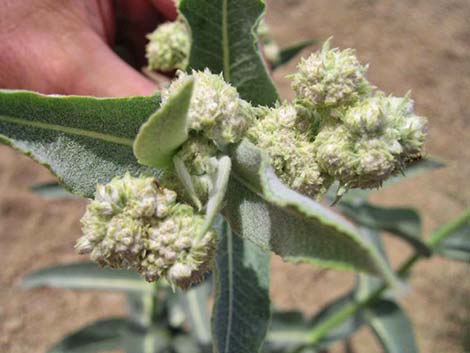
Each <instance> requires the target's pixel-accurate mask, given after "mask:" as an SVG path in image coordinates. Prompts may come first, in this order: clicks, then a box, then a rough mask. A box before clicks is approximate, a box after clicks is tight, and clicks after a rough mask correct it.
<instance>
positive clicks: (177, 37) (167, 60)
mask: <svg viewBox="0 0 470 353" xmlns="http://www.w3.org/2000/svg"><path fill="white" fill-rule="evenodd" d="M147 38H148V39H149V43H148V44H147V47H146V57H147V60H148V67H149V69H150V70H157V71H164V72H166V71H171V70H175V69H184V68H185V67H186V65H187V63H188V56H189V50H190V45H191V43H190V38H189V32H188V29H187V27H186V24H185V23H183V22H182V21H175V22H167V23H164V24H162V25H159V26H158V28H157V29H156V30H155V31H154V32H152V33H150V34H149V35H148V36H147Z"/></svg>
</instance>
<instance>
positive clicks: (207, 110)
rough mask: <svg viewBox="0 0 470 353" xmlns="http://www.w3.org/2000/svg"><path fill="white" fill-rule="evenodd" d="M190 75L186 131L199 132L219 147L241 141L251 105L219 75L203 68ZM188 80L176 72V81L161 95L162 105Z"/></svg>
mask: <svg viewBox="0 0 470 353" xmlns="http://www.w3.org/2000/svg"><path fill="white" fill-rule="evenodd" d="M191 76H193V77H194V79H195V85H194V89H193V94H192V97H191V103H190V107H189V111H188V120H189V128H190V129H191V130H194V131H197V132H201V133H202V134H203V135H204V136H205V137H207V138H209V139H211V140H213V141H214V143H215V144H216V145H218V146H225V145H227V144H230V143H235V142H238V141H240V140H241V139H242V138H243V136H244V134H245V132H246V130H247V128H248V127H249V125H250V124H251V115H252V108H251V105H250V104H249V103H248V102H245V101H244V100H242V99H241V98H240V96H239V95H238V92H237V90H236V89H235V88H234V87H232V86H231V85H230V84H228V83H226V82H225V81H224V79H223V77H222V75H215V74H212V73H211V72H210V71H209V70H208V69H206V70H204V71H193V72H192V75H191ZM187 77H188V75H187V74H186V73H184V72H181V71H180V72H178V79H176V80H175V81H173V82H172V84H171V85H170V87H169V88H168V89H167V90H165V91H163V92H162V101H163V102H165V101H166V100H167V99H168V98H169V97H170V96H171V95H172V94H173V92H175V90H177V89H178V87H180V86H181V85H182V84H183V83H184V82H185V81H186V79H187Z"/></svg>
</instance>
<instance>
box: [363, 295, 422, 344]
mask: <svg viewBox="0 0 470 353" xmlns="http://www.w3.org/2000/svg"><path fill="white" fill-rule="evenodd" d="M364 318H365V320H366V321H367V324H368V325H369V326H370V328H371V329H372V331H373V332H374V334H375V335H376V337H377V338H378V340H379V342H380V344H381V345H382V347H383V349H384V351H385V352H386V353H403V352H406V353H417V352H418V348H417V346H416V342H415V337H414V330H413V326H412V324H411V322H410V320H409V319H408V317H407V315H406V314H405V312H404V311H403V310H402V309H401V308H400V307H399V306H398V304H397V303H395V302H393V301H389V300H380V301H377V302H375V303H374V304H373V305H371V306H369V307H367V308H366V309H365V310H364Z"/></svg>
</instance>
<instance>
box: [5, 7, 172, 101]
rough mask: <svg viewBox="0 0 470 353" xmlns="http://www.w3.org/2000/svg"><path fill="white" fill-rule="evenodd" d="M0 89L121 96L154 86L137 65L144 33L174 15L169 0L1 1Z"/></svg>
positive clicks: (141, 56) (148, 91) (147, 91)
mask: <svg viewBox="0 0 470 353" xmlns="http://www.w3.org/2000/svg"><path fill="white" fill-rule="evenodd" d="M0 9H1V10H0V87H1V88H11V89H27V90H34V91H38V92H41V93H45V94H51V93H55V94H76V95H92V96H101V97H118V96H130V95H147V94H152V93H153V92H154V91H155V89H157V87H156V86H155V84H154V83H152V82H151V81H149V80H148V79H147V78H145V77H144V76H142V75H141V74H140V73H139V71H137V70H136V69H134V68H133V67H132V66H130V65H128V64H127V63H126V62H125V61H123V60H122V59H121V58H120V57H119V56H117V55H116V54H115V53H114V52H113V50H112V46H113V45H114V44H115V43H116V41H119V43H120V44H122V45H124V46H125V47H126V49H127V50H128V52H129V53H130V55H131V57H132V59H133V61H134V63H136V66H137V67H141V66H143V64H144V63H145V61H144V60H145V58H144V47H145V44H146V38H145V35H146V34H147V33H149V32H151V31H152V30H154V29H155V27H157V25H158V24H159V23H162V22H164V21H168V20H174V19H175V18H176V16H177V14H176V9H175V6H174V3H173V1H172V0H115V1H112V0H80V1H77V0H21V1H18V0H0Z"/></svg>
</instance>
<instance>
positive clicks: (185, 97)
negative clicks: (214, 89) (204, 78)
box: [134, 79, 194, 167]
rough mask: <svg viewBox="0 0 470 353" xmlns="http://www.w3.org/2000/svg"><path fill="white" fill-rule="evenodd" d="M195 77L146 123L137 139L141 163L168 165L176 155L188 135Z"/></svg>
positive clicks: (136, 145)
mask: <svg viewBox="0 0 470 353" xmlns="http://www.w3.org/2000/svg"><path fill="white" fill-rule="evenodd" d="M193 86H194V79H188V80H187V82H185V83H184V84H183V85H182V86H181V87H180V88H179V89H178V90H177V91H176V92H175V93H174V94H173V95H172V96H171V97H170V98H169V99H168V100H167V101H166V102H165V104H163V105H162V107H161V108H160V109H159V110H157V111H156V112H155V113H154V114H153V115H152V116H151V117H150V118H149V120H148V121H147V122H146V123H145V124H143V125H142V127H141V128H140V130H139V134H138V135H137V137H136V139H135V142H134V154H135V156H136V157H137V159H138V160H139V162H140V163H142V164H144V165H148V166H151V167H168V166H169V165H170V164H171V162H172V158H173V155H174V154H175V152H176V150H177V149H178V147H180V146H181V145H182V144H183V143H184V142H185V141H186V140H187V139H188V126H187V125H188V124H187V113H188V109H189V103H190V101H191V95H192V93H193Z"/></svg>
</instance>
